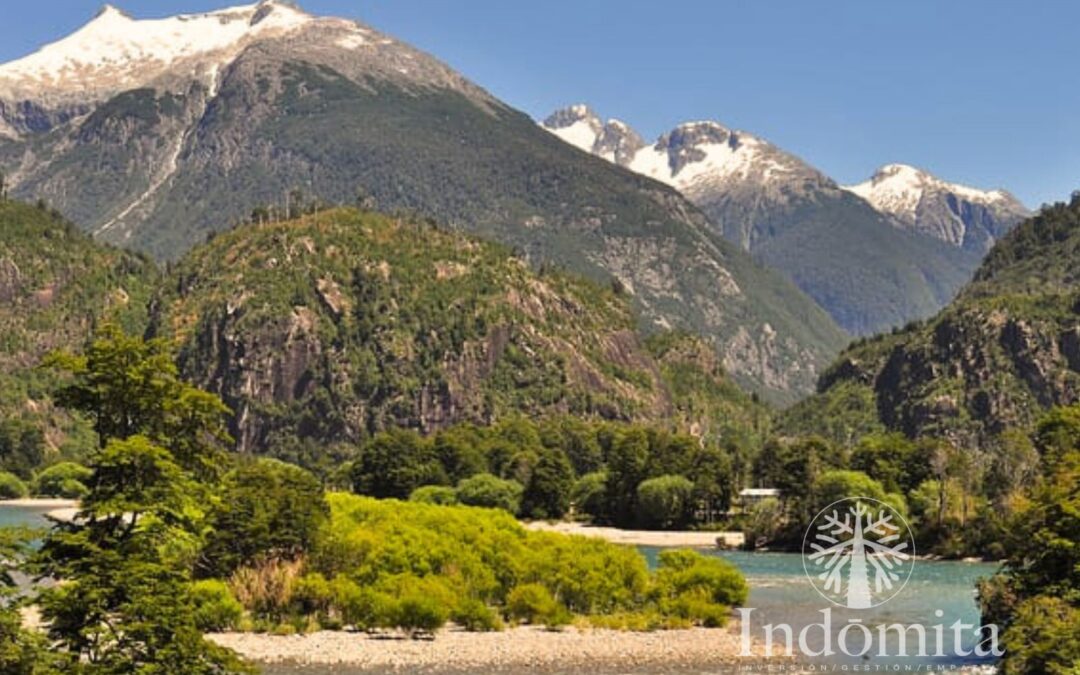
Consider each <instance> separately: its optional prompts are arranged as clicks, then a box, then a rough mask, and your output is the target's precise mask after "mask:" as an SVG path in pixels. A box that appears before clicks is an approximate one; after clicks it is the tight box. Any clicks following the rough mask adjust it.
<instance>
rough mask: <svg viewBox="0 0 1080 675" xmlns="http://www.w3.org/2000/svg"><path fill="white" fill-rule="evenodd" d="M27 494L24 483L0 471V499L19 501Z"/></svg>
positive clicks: (14, 476) (12, 475)
mask: <svg viewBox="0 0 1080 675" xmlns="http://www.w3.org/2000/svg"><path fill="white" fill-rule="evenodd" d="M27 494H28V490H27V489H26V483H24V482H22V481H21V480H19V477H18V476H16V475H15V474H13V473H8V472H7V471H0V499H21V498H23V497H25V496H26V495H27Z"/></svg>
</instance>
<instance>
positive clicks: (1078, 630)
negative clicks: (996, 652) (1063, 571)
mask: <svg viewBox="0 0 1080 675" xmlns="http://www.w3.org/2000/svg"><path fill="white" fill-rule="evenodd" d="M1002 643H1003V646H1004V647H1005V652H1006V658H1005V661H1004V664H1003V665H1004V670H1003V672H1004V673H1005V674H1006V675H1036V673H1047V674H1049V675H1073V673H1076V672H1077V670H1078V669H1080V609H1077V608H1076V607H1073V606H1071V605H1070V604H1069V603H1068V602H1066V601H1065V600H1064V599H1062V598H1058V597H1053V596H1047V595H1037V596H1034V597H1033V598H1031V599H1030V600H1027V601H1025V602H1023V603H1022V604H1021V605H1020V606H1019V607H1018V608H1017V611H1016V614H1015V616H1014V617H1013V622H1012V624H1010V625H1009V627H1008V628H1006V629H1005V633H1004V634H1003V635H1002Z"/></svg>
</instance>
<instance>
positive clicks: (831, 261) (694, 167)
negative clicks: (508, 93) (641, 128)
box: [541, 105, 1026, 335]
mask: <svg viewBox="0 0 1080 675" xmlns="http://www.w3.org/2000/svg"><path fill="white" fill-rule="evenodd" d="M541 126H543V127H544V128H545V129H547V130H548V131H550V132H552V133H553V134H555V135H556V136H558V137H559V138H561V139H562V140H564V141H566V142H568V143H570V144H572V145H574V146H576V147H578V148H580V149H582V150H584V151H586V152H589V153H590V154H594V155H597V156H600V157H603V158H604V159H606V160H608V161H610V162H614V163H616V164H619V165H620V166H623V167H625V168H627V169H630V170H632V171H635V172H637V173H640V174H642V175H647V176H650V177H652V178H655V179H657V180H660V181H661V182H665V183H667V184H669V185H671V186H672V187H674V188H676V189H677V190H679V191H680V192H681V193H682V194H684V195H686V197H687V198H688V199H690V200H691V201H692V202H694V203H695V204H696V205H697V206H699V207H700V208H701V209H702V210H703V211H704V212H705V214H706V215H708V216H709V218H710V220H711V222H712V224H713V226H714V230H715V231H716V232H717V233H718V234H720V235H722V236H723V237H725V238H726V239H728V240H729V241H732V242H734V243H736V244H738V245H739V246H740V247H742V248H743V249H744V250H746V251H748V252H750V253H751V254H753V255H754V256H755V257H756V258H758V259H760V260H761V261H763V262H764V263H765V264H766V265H768V266H769V267H772V268H773V269H776V270H778V271H780V272H782V273H784V274H786V275H787V276H788V277H789V278H790V279H791V280H792V281H793V282H795V283H796V284H797V285H798V286H799V287H800V288H802V289H803V290H804V291H806V292H807V293H808V294H809V295H810V296H811V297H813V298H814V299H815V300H816V301H817V302H818V303H819V304H820V305H821V306H822V307H823V308H824V309H826V311H828V312H829V313H830V314H831V315H832V316H833V318H834V319H835V320H836V321H837V322H838V323H839V324H840V325H841V326H843V327H844V328H845V329H847V330H848V331H850V332H852V333H855V334H860V335H866V334H873V333H876V332H880V331H883V330H888V329H891V328H894V327H896V326H900V325H903V324H905V323H907V322H908V321H910V320H913V319H919V318H925V317H927V316H929V315H931V314H933V313H934V312H936V311H937V310H938V309H940V308H941V307H942V306H943V305H944V304H945V303H946V302H948V301H949V300H950V299H951V298H952V297H953V295H954V294H955V293H956V291H957V290H958V289H959V288H960V286H961V285H963V284H964V283H965V282H966V281H967V280H968V279H969V278H970V275H971V273H972V272H973V271H974V269H975V267H976V266H977V265H978V262H979V260H980V259H981V257H982V255H983V254H984V253H985V250H986V246H987V245H988V243H987V242H989V243H992V242H993V240H994V238H995V237H997V236H1000V234H1002V233H1004V232H1006V231H1008V229H1009V228H1010V227H1011V226H1013V225H1014V224H1015V223H1016V222H1017V221H1018V220H1019V219H1020V218H1022V217H1023V215H1024V214H1025V213H1026V212H1023V211H1022V207H1020V206H1019V205H1018V203H1016V202H1015V200H1012V201H1008V200H1007V199H1006V198H1005V197H1002V198H1001V200H1000V201H1001V203H1002V204H1011V205H1012V207H1011V208H1010V209H1004V210H1002V209H997V207H996V206H995V207H994V209H991V208H990V207H989V206H987V205H976V204H975V202H974V201H973V200H975V197H974V196H973V195H974V191H973V190H970V189H966V188H965V190H967V192H963V195H964V198H965V199H968V200H969V201H963V202H961V201H958V199H959V198H957V197H955V195H954V193H953V192H946V191H945V188H946V187H950V186H951V184H946V183H944V182H943V181H940V180H937V179H931V178H930V177H928V176H927V177H926V179H925V180H924V181H923V182H922V183H921V185H922V186H923V187H922V188H921V190H922V192H920V195H922V194H925V196H926V197H925V199H924V201H923V203H924V206H923V207H922V208H920V209H916V210H914V211H913V212H912V213H913V214H914V215H913V218H915V219H914V220H911V221H910V222H908V221H906V220H904V219H903V217H900V216H894V215H893V213H891V212H890V211H888V210H887V209H885V208H884V207H882V208H879V207H878V206H877V205H875V204H873V203H872V202H871V201H868V200H867V199H864V198H863V196H862V193H864V192H866V191H865V190H864V189H863V187H861V186H857V187H856V188H843V187H841V186H839V185H838V184H837V183H836V182H835V181H834V180H832V179H831V178H829V177H828V176H826V175H825V174H823V173H822V172H821V171H819V170H817V169H815V168H814V167H812V166H810V165H809V164H807V163H806V162H804V161H803V160H801V159H799V158H798V157H796V156H794V155H792V154H791V153H788V152H786V151H784V150H782V149H781V148H778V147H777V146H775V145H773V144H771V143H769V142H768V141H766V140H764V139H761V138H759V137H757V136H755V135H753V134H750V133H747V132H744V131H736V130H732V129H729V128H727V127H725V126H723V125H721V124H719V123H717V122H713V121H701V122H690V123H686V124H682V125H679V126H678V127H676V128H675V129H673V130H672V131H670V132H668V133H666V134H663V135H662V136H660V138H659V139H657V141H656V142H655V143H653V144H652V145H649V144H647V143H645V142H643V141H642V140H641V137H640V135H639V134H637V133H636V132H634V131H633V130H632V129H631V128H630V127H629V126H627V125H626V124H625V123H623V122H620V121H618V120H610V121H608V122H606V123H605V122H602V121H601V119H600V118H599V116H597V114H596V113H595V112H594V111H593V110H592V109H590V108H589V107H588V106H585V105H576V106H571V107H569V108H566V109H563V110H560V111H557V112H556V113H554V114H552V115H551V116H549V117H548V118H547V119H546V120H544V121H543V122H542V123H541ZM951 187H952V188H954V189H955V190H960V187H959V186H951ZM931 188H932V189H931ZM867 194H869V193H867ZM875 194H876V193H875ZM1010 199H1011V198H1010ZM992 201H993V200H992ZM937 202H941V203H942V204H944V206H943V207H942V208H944V209H945V210H946V211H947V210H948V208H949V207H955V208H954V210H955V212H956V214H957V215H956V216H955V218H956V219H966V221H964V222H968V223H969V225H966V226H964V227H965V229H966V231H967V232H968V233H969V236H968V237H967V241H968V243H967V244H965V243H964V241H958V242H956V244H957V245H955V246H954V245H953V242H951V241H949V240H948V238H947V237H945V236H938V235H937V234H934V233H937V232H939V231H940V230H941V229H942V221H943V220H947V219H948V218H951V217H952V216H945V215H941V213H942V212H941V210H940V209H936V208H932V207H931V203H937ZM880 203H881V204H885V203H886V202H884V201H880ZM890 203H891V202H890ZM988 203H989V202H988ZM993 203H994V204H995V205H996V204H997V203H998V201H993ZM980 204H981V202H980ZM949 213H951V212H949ZM980 232H981V233H983V234H982V235H980V234H979V233H980ZM943 241H944V242H947V243H943Z"/></svg>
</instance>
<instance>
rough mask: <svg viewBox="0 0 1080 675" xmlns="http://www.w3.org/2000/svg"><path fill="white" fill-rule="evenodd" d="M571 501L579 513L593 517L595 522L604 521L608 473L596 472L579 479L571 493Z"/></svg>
mask: <svg viewBox="0 0 1080 675" xmlns="http://www.w3.org/2000/svg"><path fill="white" fill-rule="evenodd" d="M570 501H571V502H573V504H574V510H575V511H576V512H577V513H583V514H586V515H588V516H591V517H592V518H593V519H594V520H600V519H602V518H603V517H604V507H605V504H606V501H607V473H606V472H604V471H594V472H592V473H587V474H585V475H584V476H582V477H581V478H579V479H578V480H577V482H576V483H574V487H573V489H572V490H571V491H570Z"/></svg>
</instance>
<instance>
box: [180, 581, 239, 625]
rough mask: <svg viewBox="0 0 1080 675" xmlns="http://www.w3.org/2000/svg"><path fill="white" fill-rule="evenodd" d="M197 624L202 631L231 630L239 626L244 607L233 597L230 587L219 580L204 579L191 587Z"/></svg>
mask: <svg viewBox="0 0 1080 675" xmlns="http://www.w3.org/2000/svg"><path fill="white" fill-rule="evenodd" d="M191 601H192V603H194V605H195V624H196V626H197V627H198V628H199V630H201V631H206V632H212V631H222V630H229V629H231V628H234V627H236V626H237V624H238V623H239V622H240V617H242V616H243V615H244V607H243V605H241V604H240V602H239V601H238V600H237V599H236V598H235V597H233V594H232V592H231V591H230V590H229V586H228V585H227V584H226V583H225V582H224V581H219V580H217V579H203V580H201V581H196V582H195V583H193V584H192V585H191Z"/></svg>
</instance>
